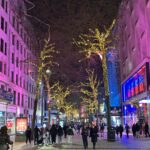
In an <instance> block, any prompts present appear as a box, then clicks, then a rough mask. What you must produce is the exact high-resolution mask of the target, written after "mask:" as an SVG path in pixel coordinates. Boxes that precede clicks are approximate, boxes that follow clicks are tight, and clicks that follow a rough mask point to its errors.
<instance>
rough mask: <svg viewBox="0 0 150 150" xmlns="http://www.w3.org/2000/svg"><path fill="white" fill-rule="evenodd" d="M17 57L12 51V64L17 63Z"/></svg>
mask: <svg viewBox="0 0 150 150" xmlns="http://www.w3.org/2000/svg"><path fill="white" fill-rule="evenodd" d="M14 60H15V57H14V53H12V64H14V63H15V61H14Z"/></svg>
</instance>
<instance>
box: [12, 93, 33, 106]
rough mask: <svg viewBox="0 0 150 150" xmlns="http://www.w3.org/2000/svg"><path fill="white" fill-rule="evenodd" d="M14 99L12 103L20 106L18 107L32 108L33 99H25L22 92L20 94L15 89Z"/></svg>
mask: <svg viewBox="0 0 150 150" xmlns="http://www.w3.org/2000/svg"><path fill="white" fill-rule="evenodd" d="M13 94H14V101H13V103H14V104H15V105H17V106H20V107H24V108H29V109H33V105H34V104H33V99H32V98H30V97H28V98H27V99H25V96H24V95H23V94H20V93H19V92H18V94H17V92H16V91H14V93H13Z"/></svg>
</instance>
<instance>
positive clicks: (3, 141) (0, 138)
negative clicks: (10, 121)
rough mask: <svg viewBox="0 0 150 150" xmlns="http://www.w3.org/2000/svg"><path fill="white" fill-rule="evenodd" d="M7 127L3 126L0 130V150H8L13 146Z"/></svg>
mask: <svg viewBox="0 0 150 150" xmlns="http://www.w3.org/2000/svg"><path fill="white" fill-rule="evenodd" d="M7 130H8V129H7V127H6V126H3V127H2V128H1V130H0V150H8V149H9V144H10V145H13V142H12V141H11V140H10V136H9V135H8V134H7Z"/></svg>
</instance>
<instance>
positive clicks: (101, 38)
mask: <svg viewBox="0 0 150 150" xmlns="http://www.w3.org/2000/svg"><path fill="white" fill-rule="evenodd" d="M115 22H116V21H115V20H113V22H112V24H111V25H110V27H109V28H108V29H105V31H104V32H100V31H99V29H98V28H96V29H95V30H92V29H89V34H81V35H80V36H79V40H77V41H76V40H74V43H75V44H76V45H77V46H78V47H80V48H81V51H80V53H83V55H84V56H85V57H86V58H90V56H91V55H92V54H97V55H98V56H99V57H100V59H101V61H102V68H103V80H104V88H105V96H106V103H107V125H108V140H109V135H110V134H109V131H110V127H111V119H110V100H109V87H108V71H107V64H106V61H107V60H106V54H107V52H108V50H110V49H112V48H114V47H113V46H112V38H110V35H111V31H112V29H113V27H114V25H115ZM110 138H111V137H110Z"/></svg>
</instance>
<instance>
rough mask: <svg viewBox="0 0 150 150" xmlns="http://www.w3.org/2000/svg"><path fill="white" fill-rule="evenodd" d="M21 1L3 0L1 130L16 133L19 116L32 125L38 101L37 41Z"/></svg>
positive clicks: (0, 14)
mask: <svg viewBox="0 0 150 150" xmlns="http://www.w3.org/2000/svg"><path fill="white" fill-rule="evenodd" d="M25 13H26V7H25V4H24V1H21V0H0V127H1V126H3V125H4V124H7V126H8V128H9V131H10V133H11V134H14V133H15V119H16V117H27V118H28V123H31V120H32V114H33V107H34V106H33V105H34V99H35V87H36V85H35V74H36V68H34V67H33V66H32V65H30V64H29V63H26V62H27V60H31V59H32V60H35V59H36V53H35V52H36V51H35V50H36V47H35V45H34V44H35V43H36V39H35V36H34V32H33V28H32V26H31V24H30V22H29V21H28V20H27V18H26V15H25Z"/></svg>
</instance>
